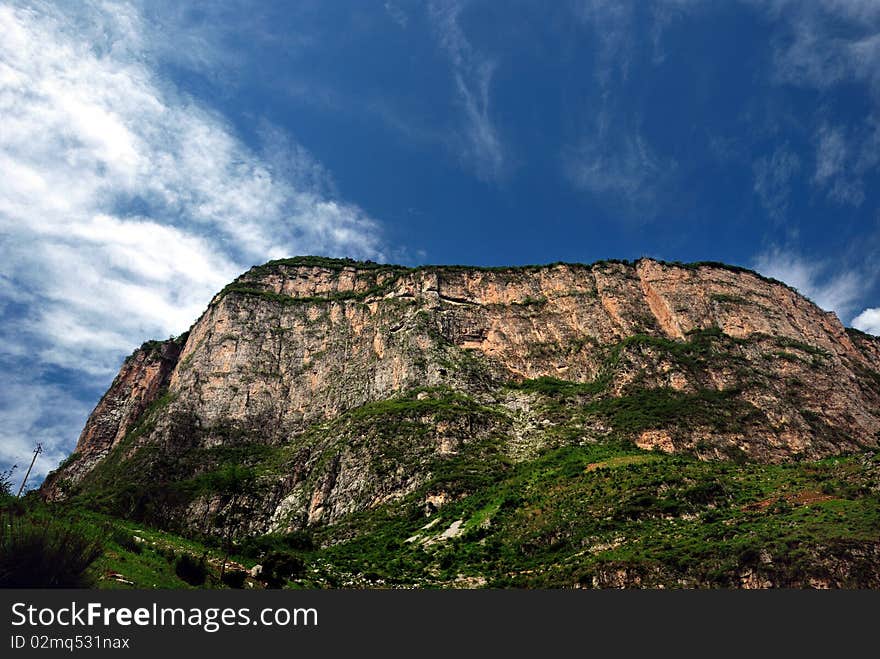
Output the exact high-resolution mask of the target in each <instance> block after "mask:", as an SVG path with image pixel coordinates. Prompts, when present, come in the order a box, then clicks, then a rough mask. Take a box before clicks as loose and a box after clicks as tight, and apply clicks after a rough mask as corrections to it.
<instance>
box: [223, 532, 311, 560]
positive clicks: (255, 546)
mask: <svg viewBox="0 0 880 659" xmlns="http://www.w3.org/2000/svg"><path fill="white" fill-rule="evenodd" d="M314 546H315V545H314V542H313V541H312V536H311V535H309V533H308V532H307V531H294V532H292V533H287V534H280V533H268V534H266V535H259V536H256V537H252V538H246V539H245V540H243V541H242V543H241V545H239V547H238V551H239V552H240V553H241V554H243V555H244V556H250V557H252V558H259V557H261V556H263V555H264V554H269V553H271V552H281V553H286V552H289V551H290V550H293V551H309V550H311V549H314Z"/></svg>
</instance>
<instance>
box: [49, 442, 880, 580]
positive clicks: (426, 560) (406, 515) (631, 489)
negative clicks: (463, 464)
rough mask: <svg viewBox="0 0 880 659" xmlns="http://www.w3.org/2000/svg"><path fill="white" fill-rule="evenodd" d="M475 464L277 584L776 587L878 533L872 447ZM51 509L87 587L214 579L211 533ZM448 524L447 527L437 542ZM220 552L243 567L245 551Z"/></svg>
mask: <svg viewBox="0 0 880 659" xmlns="http://www.w3.org/2000/svg"><path fill="white" fill-rule="evenodd" d="M475 469H478V467H477V465H475V464H474V463H470V464H468V470H469V471H468V475H469V478H470V480H469V482H470V483H471V484H472V487H471V488H470V493H469V494H465V495H464V496H462V497H461V498H459V499H458V500H456V501H454V502H451V503H449V504H447V505H446V506H444V507H442V508H441V509H440V510H439V511H437V512H433V513H431V514H429V515H426V511H425V507H424V504H423V502H424V494H425V492H426V491H428V490H429V489H430V486H426V488H424V489H423V490H420V491H419V492H416V493H414V494H413V495H411V496H409V497H407V498H406V499H404V500H402V501H399V502H395V503H393V504H388V505H385V506H381V507H378V508H375V509H372V510H370V511H367V512H364V513H358V514H355V515H352V516H350V517H348V518H346V519H344V520H343V521H342V522H341V523H339V524H336V525H333V526H328V527H319V528H317V529H314V530H313V533H314V539H315V543H316V546H317V547H319V548H316V549H309V550H300V551H297V552H295V553H297V554H298V555H299V556H301V557H302V558H303V559H304V560H305V563H306V566H307V571H306V574H305V575H304V576H303V577H302V578H300V579H297V580H295V581H293V582H291V583H290V586H292V587H340V586H355V587H358V586H378V587H388V586H392V587H412V586H416V587H444V586H456V585H468V586H476V585H488V586H496V587H499V586H500V587H507V586H514V587H566V586H572V585H576V584H584V585H591V584H593V579H594V577H595V578H596V579H599V580H600V581H601V579H602V578H603V576H602V575H603V574H607V573H608V572H609V571H614V570H620V569H626V570H628V571H629V573H630V574H636V575H640V578H641V580H642V583H643V584H644V585H664V586H667V587H669V586H676V585H701V586H702V585H712V586H729V585H737V579H738V576H737V575H738V574H739V573H741V572H742V571H743V570H744V569H747V568H749V567H754V568H756V569H760V570H761V571H762V572H763V573H765V574H767V575H769V576H771V577H772V578H773V579H774V580H775V581H776V582H777V583H788V582H792V581H797V580H798V579H801V580H803V579H804V578H805V576H814V577H819V578H821V577H822V576H823V575H824V572H823V570H824V568H823V566H822V565H821V564H820V562H819V561H818V560H817V558H816V557H817V556H820V557H821V556H822V555H823V553H825V552H828V551H832V552H833V551H834V548H835V547H837V548H841V547H844V548H845V547H847V546H857V545H860V544H862V543H866V542H877V541H878V540H880V494H878V493H880V456H862V455H860V456H847V457H838V458H831V459H827V460H822V461H819V462H803V463H793V464H788V465H758V464H736V463H733V462H723V463H717V462H716V463H709V462H701V461H698V460H695V459H693V458H689V457H685V456H667V455H663V454H656V453H646V452H643V451H639V450H638V449H634V448H632V447H630V446H628V445H626V444H624V443H613V442H612V443H604V444H593V445H587V446H576V447H562V448H557V449H553V450H551V451H549V452H547V453H546V454H544V455H542V456H541V457H539V458H538V459H536V460H533V461H529V462H525V463H521V464H518V465H512V466H509V467H508V468H506V469H505V470H502V471H498V470H497V469H493V468H491V467H487V468H486V469H484V470H483V471H482V472H479V473H474V470H475ZM434 485H436V482H435V483H434ZM465 489H468V488H465ZM52 514H55V515H57V514H59V511H58V510H56V511H54V512H52ZM63 514H65V515H67V516H69V518H70V519H71V520H74V519H75V520H77V522H78V523H79V524H80V525H81V526H85V527H87V528H91V529H92V530H93V532H94V533H95V534H96V535H97V536H98V537H100V538H101V539H102V540H103V542H104V546H105V551H104V555H103V556H102V557H101V558H100V559H99V560H98V561H97V563H96V564H95V565H94V567H93V568H92V571H93V576H94V577H95V579H96V581H95V585H96V586H97V587H99V588H187V587H190V586H189V584H187V583H186V582H184V581H182V580H181V579H180V578H179V577H178V576H177V575H176V574H175V569H174V560H175V558H176V557H178V556H180V555H181V554H183V553H188V554H190V555H191V556H194V557H196V558H199V559H201V558H204V559H205V561H206V565H207V568H208V579H207V581H206V583H205V584H204V586H205V587H222V584H220V581H219V566H220V561H221V559H222V558H223V555H224V552H223V551H222V550H221V549H220V548H219V547H218V546H216V542H214V541H212V540H211V539H205V542H199V541H196V540H192V539H186V538H183V537H180V536H176V535H173V534H169V533H165V532H162V531H159V530H155V529H150V528H148V527H146V526H144V525H142V524H136V523H134V522H130V521H125V520H120V519H117V518H113V517H109V516H106V515H103V514H100V513H95V512H92V511H88V510H85V509H82V508H79V507H70V508H65V509H63ZM456 522H458V523H459V524H457V525H456V526H457V527H458V528H459V530H460V535H457V536H456V537H450V538H446V539H443V538H441V537H440V536H441V534H442V532H443V531H445V530H447V529H449V528H450V527H453V524H454V523H456ZM426 527H427V528H426ZM322 545H323V547H322V548H321V546H322ZM231 560H233V561H234V562H235V563H237V564H238V567H244V568H250V567H252V566H253V565H254V564H255V563H256V562H258V560H259V555H258V554H253V553H252V555H251V556H249V557H243V556H236V555H235V550H234V551H233V556H232V559H231ZM246 585H247V586H253V587H260V584H259V583H258V582H255V581H253V580H249V581H248V582H247V584H246ZM852 585H853V586H856V585H859V584H858V583H857V582H854V583H852Z"/></svg>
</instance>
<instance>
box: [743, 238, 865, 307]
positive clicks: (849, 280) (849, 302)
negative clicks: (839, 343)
mask: <svg viewBox="0 0 880 659" xmlns="http://www.w3.org/2000/svg"><path fill="white" fill-rule="evenodd" d="M754 267H755V269H756V270H757V271H758V272H760V273H761V274H763V275H765V276H767V277H773V278H774V279H778V280H780V281H783V282H785V283H786V284H788V285H789V286H793V287H794V288H796V289H797V290H798V291H800V292H801V293H803V294H804V295H806V296H807V297H808V298H810V299H811V300H813V302H815V303H816V304H817V305H819V306H820V307H822V308H823V309H826V310H829V311H834V312H835V313H836V314H837V315H838V317H839V318H841V319H842V320H843V321H844V322H847V320H848V319H849V318H850V315H851V314H852V312H853V310H854V309H855V306H856V304H857V302H858V300H859V298H860V296H861V295H862V293H863V290H864V284H865V276H864V274H863V273H860V272H857V271H855V270H842V271H841V270H840V269H838V268H835V267H834V266H833V264H831V263H830V262H828V261H825V260H820V259H811V258H807V257H805V256H803V255H801V254H799V253H797V252H795V251H792V250H786V249H780V248H773V249H770V250H768V251H766V252H764V253H762V254H759V255H758V256H757V257H756V258H755V260H754Z"/></svg>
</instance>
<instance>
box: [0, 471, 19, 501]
mask: <svg viewBox="0 0 880 659" xmlns="http://www.w3.org/2000/svg"><path fill="white" fill-rule="evenodd" d="M15 467H16V465H12V466H11V467H10V468H9V469H7V470H6V471H0V500H2V499H5V498H7V497H11V496H12V472H14V471H15Z"/></svg>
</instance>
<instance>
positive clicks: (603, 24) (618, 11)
mask: <svg viewBox="0 0 880 659" xmlns="http://www.w3.org/2000/svg"><path fill="white" fill-rule="evenodd" d="M573 8H574V12H575V16H576V18H577V20H578V21H580V22H582V23H584V24H586V25H589V26H590V27H591V28H592V32H593V37H594V40H595V42H596V44H597V49H596V50H597V52H596V65H595V69H594V73H595V75H596V78H597V80H598V81H599V84H600V85H602V86H603V87H605V86H607V85H608V83H609V82H610V80H611V78H612V77H614V78H619V79H623V80H625V79H626V78H627V76H628V74H629V67H630V64H631V60H632V56H633V47H634V44H635V43H637V41H636V34H635V29H634V25H633V8H634V5H633V4H632V3H628V2H620V1H619V0H581V1H580V2H576V3H575V4H574V6H573Z"/></svg>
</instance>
